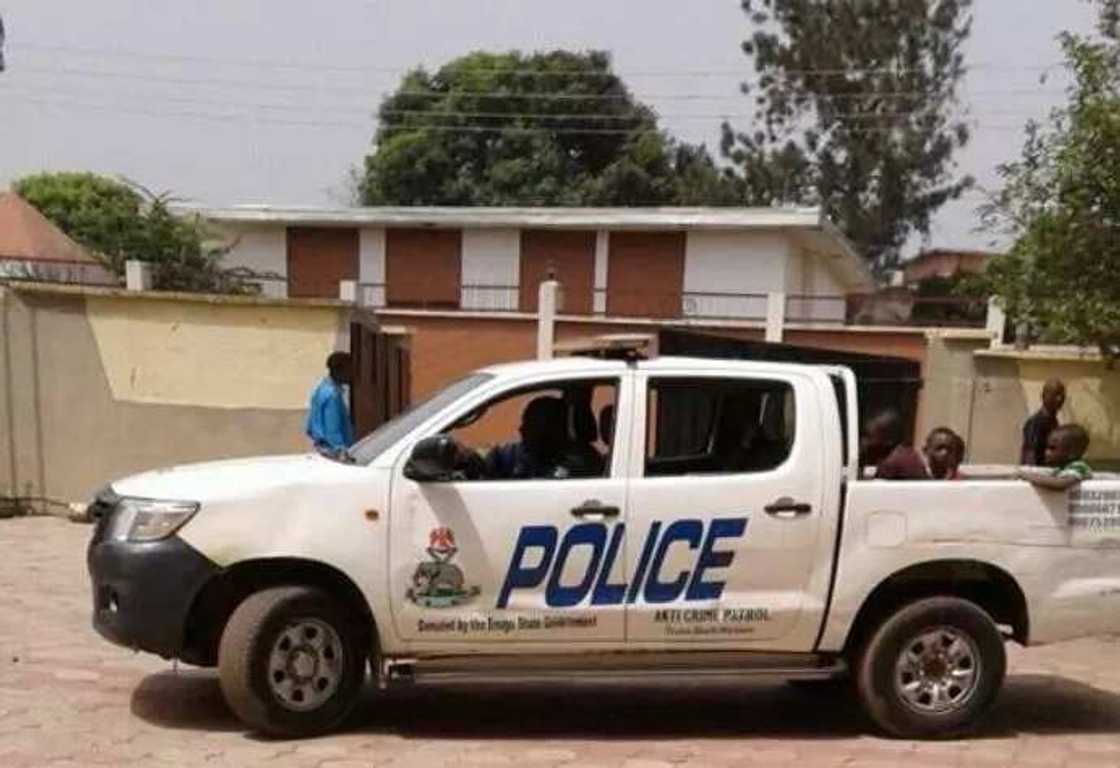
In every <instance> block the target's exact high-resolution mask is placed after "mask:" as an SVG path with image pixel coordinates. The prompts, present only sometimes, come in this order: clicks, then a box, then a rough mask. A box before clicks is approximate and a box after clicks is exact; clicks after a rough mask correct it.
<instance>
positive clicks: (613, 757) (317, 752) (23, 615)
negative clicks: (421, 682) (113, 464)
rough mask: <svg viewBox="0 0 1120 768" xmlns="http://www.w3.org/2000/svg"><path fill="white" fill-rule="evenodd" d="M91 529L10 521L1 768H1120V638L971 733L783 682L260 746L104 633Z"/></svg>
mask: <svg viewBox="0 0 1120 768" xmlns="http://www.w3.org/2000/svg"><path fill="white" fill-rule="evenodd" d="M89 532H90V529H89V528H88V527H86V526H80V525H74V524H72V523H67V522H65V521H61V520H55V519H42V518H40V519H19V520H0V768H22V766H39V765H52V766H69V765H72V766H79V765H81V766H87V765H112V766H118V765H206V766H252V765H263V764H265V763H268V764H271V765H280V766H288V765H291V766H319V767H320V768H341V767H342V766H387V765H391V766H417V767H419V766H424V767H427V766H442V765H447V766H452V765H455V766H459V765H462V766H485V765H494V766H502V765H506V766H541V767H542V768H548V767H549V766H559V765H572V766H575V765H580V766H585V765H586V766H591V765H595V766H625V768H656V767H657V766H670V765H688V766H702V765H703V766H749V765H756V764H757V765H767V766H779V765H797V766H799V768H812V766H841V765H844V766H883V767H884V768H885V767H886V766H892V765H899V764H903V763H904V764H905V765H906V766H907V768H923V767H924V766H934V765H956V766H974V765H983V766H987V765H1014V766H1028V765H1038V766H1070V767H1071V768H1072V767H1073V766H1103V765H1117V766H1120V640H1117V641H1111V640H1108V641H1106V640H1086V641H1079V642H1075V643H1067V644H1064V645H1058V646H1053V647H1049V648H1039V649H1033V650H1029V651H1020V650H1018V649H1016V648H1013V649H1012V662H1011V673H1010V676H1009V678H1008V681H1007V686H1006V688H1005V690H1004V692H1003V694H1002V696H1001V698H1000V700H999V703H998V705H997V707H996V711H995V713H994V716H993V717H992V718H991V720H990V722H989V723H988V725H987V726H986V727H985V728H984V730H983V731H982V732H981V733H980V734H978V735H977V736H976V737H974V738H972V739H970V740H968V741H963V742H953V743H915V742H907V741H891V740H887V739H879V738H876V737H873V736H870V735H868V734H867V731H866V727H865V724H864V722H863V720H862V718H861V717H860V715H859V713H858V711H857V710H856V708H855V706H854V705H853V704H852V703H850V702H849V701H848V700H847V699H844V698H840V697H833V698H829V697H823V698H821V697H814V696H811V695H807V694H804V693H801V692H799V691H797V690H794V689H792V688H790V687H788V686H784V685H780V686H778V685H771V686H761V687H752V688H750V689H747V690H744V689H736V688H725V689H720V690H716V691H710V690H708V691H705V690H702V689H698V688H697V689H690V688H687V687H685V688H681V687H679V686H678V687H674V688H672V689H665V688H660V689H649V688H646V689H630V690H617V689H598V688H596V689H588V688H581V689H574V690H573V689H570V688H569V689H553V688H549V689H542V690H522V689H507V690H487V691H485V692H482V693H476V692H470V691H459V692H450V691H446V690H445V691H433V690H426V691H420V692H410V693H396V694H393V695H391V696H389V697H388V698H378V697H376V696H373V695H371V696H370V697H369V698H368V699H367V700H365V701H363V704H362V706H361V707H360V709H359V711H358V713H357V715H356V717H355V718H354V720H353V722H352V724H351V726H350V728H349V729H348V730H347V731H346V732H344V733H340V734H337V735H334V736H329V737H325V738H321V739H315V740H310V741H302V742H278V741H267V740H261V739H258V738H256V737H253V736H251V735H247V734H246V733H245V732H244V731H243V730H242V729H241V727H240V726H239V724H238V722H237V721H236V720H235V719H234V718H233V716H232V715H231V714H230V713H229V711H228V710H227V709H226V707H225V705H224V703H223V702H222V697H221V692H220V691H219V689H218V683H217V680H216V678H215V676H214V674H213V673H212V672H209V671H198V670H191V669H186V668H183V669H179V670H178V671H176V670H175V669H174V668H173V667H172V666H171V665H170V664H168V663H166V662H163V661H161V660H159V659H155V658H151V657H148V656H142V655H141V656H138V655H134V654H132V653H130V652H128V651H125V650H122V649H118V648H115V647H113V646H111V645H109V644H107V643H105V642H104V641H102V640H101V639H100V638H99V637H98V636H97V635H96V634H95V633H94V632H93V630H92V629H90V627H89V621H88V619H89V616H88V613H89V597H88V594H87V589H88V588H87V581H86V574H85V561H84V553H85V542H86V538H87V537H88V535H89Z"/></svg>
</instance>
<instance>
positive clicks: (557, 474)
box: [482, 396, 603, 480]
mask: <svg viewBox="0 0 1120 768" xmlns="http://www.w3.org/2000/svg"><path fill="white" fill-rule="evenodd" d="M520 434H521V439H520V440H519V441H515V442H511V443H506V444H504V445H499V446H496V447H494V448H492V449H491V450H490V451H489V452H488V453H487V454H486V456H485V458H484V459H483V465H484V468H483V470H482V474H483V476H484V477H485V478H487V479H490V480H527V479H532V478H538V479H544V478H551V479H555V480H559V479H564V478H570V477H595V476H598V475H600V474H602V471H603V467H602V457H601V456H598V454H597V453H596V457H597V459H598V461H597V462H596V461H594V460H592V459H591V458H590V456H589V455H588V454H587V452H586V451H583V450H581V449H580V446H579V445H578V444H577V441H575V440H572V439H570V437H569V433H568V404H567V403H566V402H565V401H564V400H563V399H562V398H559V397H552V396H542V397H537V398H534V399H533V400H531V401H530V402H529V404H528V405H526V406H525V410H524V411H523V412H522V414H521V427H520Z"/></svg>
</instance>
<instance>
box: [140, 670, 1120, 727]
mask: <svg viewBox="0 0 1120 768" xmlns="http://www.w3.org/2000/svg"><path fill="white" fill-rule="evenodd" d="M131 708H132V713H133V714H134V715H136V716H137V717H140V718H142V719H143V720H145V721H147V722H149V723H152V724H154V725H159V726H162V727H166V728H176V729H186V730H197V731H240V730H243V729H242V726H241V724H240V723H239V722H238V721H237V719H236V718H235V717H234V716H233V714H232V713H231V712H230V711H229V709H228V708H227V707H226V705H225V701H224V700H223V699H222V693H221V689H220V688H219V685H218V679H217V675H216V674H215V673H213V672H212V671H195V670H192V671H188V672H178V673H175V672H170V671H169V672H160V673H158V674H155V675H150V676H148V677H146V678H144V680H143V681H141V683H140V685H138V686H137V687H136V689H135V690H134V691H133V695H132V706H131ZM347 730H349V731H350V732H358V733H370V734H378V733H381V734H392V735H396V736H401V737H404V738H436V737H439V738H445V739H504V738H517V739H524V738H552V739H557V738H561V739H564V738H567V739H644V738H646V739H673V738H751V737H765V738H800V739H837V738H850V737H855V736H860V735H864V734H867V733H870V732H871V728H870V726H869V725H868V723H867V721H866V720H865V719H864V717H863V715H862V713H861V712H860V709H859V707H858V705H857V704H856V703H855V701H854V699H852V698H850V697H848V696H846V695H845V694H843V693H840V692H821V693H817V692H811V691H806V690H800V689H796V688H793V687H791V686H788V685H766V686H761V685H752V686H736V687H730V686H720V687H714V688H713V687H707V686H704V687H701V686H680V685H676V686H673V687H667V686H664V685H649V686H638V687H626V688H619V687H604V686H589V685H578V684H577V685H568V686H558V687H549V688H499V687H491V686H475V687H470V688H467V687H454V688H442V689H441V688H417V689H411V690H404V689H399V690H396V691H393V692H390V693H385V694H379V693H377V692H376V691H374V690H373V689H372V688H370V689H369V691H368V693H367V695H366V696H364V697H363V699H362V702H361V704H360V705H359V706H358V708H357V711H356V712H355V713H354V716H353V717H352V718H351V721H350V722H349V724H348V727H347ZM1020 733H1028V734H1034V735H1047V734H1094V733H1097V734H1100V733H1120V695H1117V694H1115V693H1111V692H1108V691H1103V690H1101V689H1099V688H1094V687H1092V686H1090V685H1086V684H1084V683H1080V682H1077V681H1073V680H1068V679H1066V678H1061V677H1053V676H1049V675H1013V676H1010V677H1008V679H1007V682H1006V684H1005V686H1004V690H1003V692H1002V693H1001V694H1000V698H999V700H998V701H997V703H996V706H995V708H994V710H993V712H992V714H991V716H990V717H989V718H988V720H987V721H986V722H985V725H984V727H983V728H982V729H981V731H980V732H979V733H978V734H977V737H979V738H1006V737H1010V736H1014V735H1016V734H1020Z"/></svg>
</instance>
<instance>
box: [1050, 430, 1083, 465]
mask: <svg viewBox="0 0 1120 768" xmlns="http://www.w3.org/2000/svg"><path fill="white" fill-rule="evenodd" d="M1088 448H1089V433H1088V432H1086V431H1085V428H1084V427H1082V426H1081V425H1080V424H1065V425H1063V426H1060V427H1058V428H1057V429H1055V430H1054V431H1053V432H1051V433H1050V437H1049V438H1047V440H1046V466H1048V467H1061V466H1064V465H1066V464H1069V463H1070V462H1071V461H1077V460H1078V459H1080V458H1081V457H1082V456H1084V455H1085V451H1086V450H1088Z"/></svg>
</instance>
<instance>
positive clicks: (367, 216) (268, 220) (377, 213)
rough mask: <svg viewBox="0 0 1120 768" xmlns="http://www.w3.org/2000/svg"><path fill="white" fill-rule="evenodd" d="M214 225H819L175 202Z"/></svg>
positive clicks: (666, 214) (642, 213)
mask: <svg viewBox="0 0 1120 768" xmlns="http://www.w3.org/2000/svg"><path fill="white" fill-rule="evenodd" d="M175 210H176V211H177V212H179V213H183V214H197V215H199V216H201V217H203V218H205V219H208V220H210V221H213V222H216V223H229V224H287V225H296V226H301V225H303V226H413V227H416V226H421V227H422V226H427V227H448V228H463V227H468V228H470V227H520V228H525V227H542V228H547V229H568V228H571V229H586V228H602V229H662V230H664V229H787V228H806V227H809V228H811V227H818V226H820V224H821V213H820V210H819V209H817V208H483V207H454V208H452V207H425V206H402V207H368V208H327V207H307V206H275V205H237V206H232V207H218V208H215V207H208V206H201V205H192V204H178V205H176V206H175Z"/></svg>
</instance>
